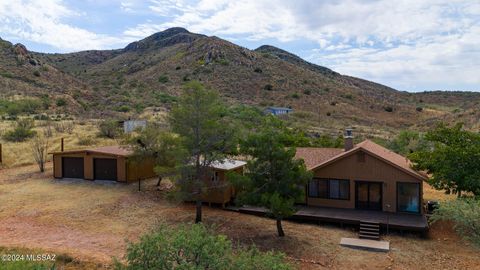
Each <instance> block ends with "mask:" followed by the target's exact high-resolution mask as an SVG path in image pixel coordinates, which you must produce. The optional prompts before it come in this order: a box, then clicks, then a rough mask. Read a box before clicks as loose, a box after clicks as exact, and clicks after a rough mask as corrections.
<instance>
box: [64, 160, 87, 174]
mask: <svg viewBox="0 0 480 270" xmlns="http://www.w3.org/2000/svg"><path fill="white" fill-rule="evenodd" d="M62 175H63V178H80V179H83V176H84V174H83V158H81V157H64V158H62Z"/></svg>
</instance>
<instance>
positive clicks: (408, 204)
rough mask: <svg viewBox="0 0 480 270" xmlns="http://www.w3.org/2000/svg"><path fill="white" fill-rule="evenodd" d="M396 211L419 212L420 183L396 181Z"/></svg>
mask: <svg viewBox="0 0 480 270" xmlns="http://www.w3.org/2000/svg"><path fill="white" fill-rule="evenodd" d="M397 211H398V212H407V213H420V184H418V183H405V182H398V183H397Z"/></svg>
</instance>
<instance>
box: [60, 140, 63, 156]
mask: <svg viewBox="0 0 480 270" xmlns="http://www.w3.org/2000/svg"><path fill="white" fill-rule="evenodd" d="M60 151H61V152H63V137H62V140H61V142H60Z"/></svg>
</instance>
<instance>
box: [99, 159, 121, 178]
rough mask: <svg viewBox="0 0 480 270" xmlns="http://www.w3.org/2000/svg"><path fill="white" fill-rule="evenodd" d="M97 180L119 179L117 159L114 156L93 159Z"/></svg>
mask: <svg viewBox="0 0 480 270" xmlns="http://www.w3.org/2000/svg"><path fill="white" fill-rule="evenodd" d="M93 169H94V174H95V175H94V176H95V180H114V181H116V180H117V160H116V159H113V158H95V159H93Z"/></svg>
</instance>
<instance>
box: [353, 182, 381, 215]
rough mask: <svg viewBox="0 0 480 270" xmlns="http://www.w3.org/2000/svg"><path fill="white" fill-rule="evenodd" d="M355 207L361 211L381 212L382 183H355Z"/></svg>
mask: <svg viewBox="0 0 480 270" xmlns="http://www.w3.org/2000/svg"><path fill="white" fill-rule="evenodd" d="M355 195H356V196H355V207H356V208H357V209H363V210H382V183H379V182H363V181H357V182H355Z"/></svg>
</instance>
